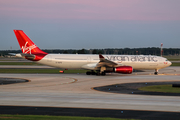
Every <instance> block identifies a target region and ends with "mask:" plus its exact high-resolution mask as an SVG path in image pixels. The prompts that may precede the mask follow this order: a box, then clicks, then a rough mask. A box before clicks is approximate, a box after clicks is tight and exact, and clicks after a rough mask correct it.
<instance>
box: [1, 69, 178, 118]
mask: <svg viewBox="0 0 180 120" xmlns="http://www.w3.org/2000/svg"><path fill="white" fill-rule="evenodd" d="M153 72H154V71H146V72H135V73H133V74H130V75H123V74H116V73H114V74H107V75H106V76H95V75H90V76H87V75H85V74H0V77H1V78H16V79H17V78H19V79H25V80H28V81H29V82H23V83H15V84H6V85H0V96H1V97H0V106H1V107H2V106H6V107H8V106H11V107H12V106H19V107H20V106H24V107H48V108H54V107H55V108H71V109H88V110H89V109H99V110H117V111H131V112H132V111H142V112H143V111H148V113H149V115H150V112H156V113H162V114H161V115H162V116H163V114H164V115H167V114H166V113H169V114H170V113H173V114H174V116H178V117H179V116H180V104H179V103H180V97H179V96H158V95H139V94H126V93H110V92H102V91H97V90H94V89H93V88H94V87H101V86H107V85H113V84H125V83H142V82H145V83H146V82H180V67H168V68H165V69H162V70H160V71H159V75H153ZM75 113H76V112H74V114H75ZM135 113H136V112H133V114H134V115H135ZM140 114H142V113H140ZM140 114H139V115H140ZM151 115H152V114H151ZM154 115H155V114H154ZM159 115H160V114H159ZM161 115H160V116H161ZM87 116H88V115H87ZM115 116H116V115H114V117H115ZM110 117H112V116H110ZM121 117H123V116H121ZM152 117H153V116H152ZM154 117H155V116H154ZM178 117H177V118H178ZM133 118H138V117H133ZM146 118H147V116H146ZM157 118H158V115H157ZM161 118H162V117H161ZM166 118H167V117H166ZM175 119H176V118H175Z"/></svg>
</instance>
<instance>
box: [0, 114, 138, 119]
mask: <svg viewBox="0 0 180 120" xmlns="http://www.w3.org/2000/svg"><path fill="white" fill-rule="evenodd" d="M0 120H135V119H118V118H103V117H76V116H49V115H0Z"/></svg>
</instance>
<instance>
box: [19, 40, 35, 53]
mask: <svg viewBox="0 0 180 120" xmlns="http://www.w3.org/2000/svg"><path fill="white" fill-rule="evenodd" d="M27 45H28V42H26V43H25V45H24V46H22V47H21V49H22V51H23V53H30V54H31V50H33V49H34V48H36V47H37V46H36V45H35V44H34V45H32V46H29V47H28V46H27Z"/></svg>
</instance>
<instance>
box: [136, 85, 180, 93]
mask: <svg viewBox="0 0 180 120" xmlns="http://www.w3.org/2000/svg"><path fill="white" fill-rule="evenodd" d="M138 90H142V91H150V92H164V93H180V88H178V87H172V85H153V86H147V87H141V88H138Z"/></svg>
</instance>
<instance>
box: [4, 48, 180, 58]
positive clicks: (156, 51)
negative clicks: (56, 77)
mask: <svg viewBox="0 0 180 120" xmlns="http://www.w3.org/2000/svg"><path fill="white" fill-rule="evenodd" d="M43 51H45V52H47V53H59V54H118V55H158V56H160V54H161V52H160V48H158V47H151V48H150V47H148V48H114V49H112V48H107V49H89V50H87V49H79V50H75V49H67V50H64V49H44V50H43ZM8 53H22V52H21V50H0V55H1V56H6V55H8ZM163 55H180V48H163Z"/></svg>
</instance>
